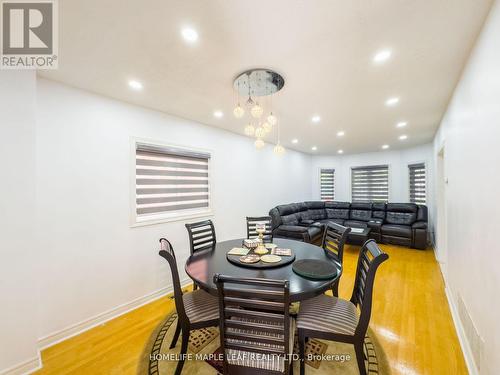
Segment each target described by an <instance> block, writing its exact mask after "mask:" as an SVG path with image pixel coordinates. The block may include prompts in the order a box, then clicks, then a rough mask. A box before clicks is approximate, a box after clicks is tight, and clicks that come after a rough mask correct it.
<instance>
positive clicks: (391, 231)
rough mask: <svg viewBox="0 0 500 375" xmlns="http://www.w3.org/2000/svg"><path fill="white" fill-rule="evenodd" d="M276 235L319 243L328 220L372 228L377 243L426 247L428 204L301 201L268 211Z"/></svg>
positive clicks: (356, 226)
mask: <svg viewBox="0 0 500 375" xmlns="http://www.w3.org/2000/svg"><path fill="white" fill-rule="evenodd" d="M269 215H270V216H271V218H272V225H273V236H274V237H278V238H290V239H295V240H299V241H305V242H311V243H319V242H320V241H321V238H322V235H323V230H324V226H325V223H327V222H329V221H333V222H335V223H338V224H341V225H344V226H347V227H352V228H370V229H371V230H370V238H373V239H375V241H377V242H381V243H390V244H396V245H403V246H408V247H414V248H417V249H425V248H426V247H427V206H423V205H416V204H414V203H364V202H363V203H349V202H321V201H314V202H300V203H290V204H283V205H280V206H277V207H275V208H273V209H272V210H271V211H269Z"/></svg>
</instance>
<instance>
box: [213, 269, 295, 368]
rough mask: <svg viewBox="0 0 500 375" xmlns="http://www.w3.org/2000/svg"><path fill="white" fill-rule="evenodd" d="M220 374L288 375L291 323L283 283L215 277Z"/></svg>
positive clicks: (279, 281)
mask: <svg viewBox="0 0 500 375" xmlns="http://www.w3.org/2000/svg"><path fill="white" fill-rule="evenodd" d="M214 282H215V284H216V285H217V290H218V292H219V314H220V328H219V330H220V342H221V349H222V353H223V358H224V359H223V361H224V362H223V369H224V374H225V375H226V374H231V375H240V374H245V375H246V374H254V373H256V374H269V375H270V374H273V375H276V374H291V373H292V364H291V353H292V352H293V342H294V332H295V327H294V326H295V324H294V321H293V319H292V318H291V317H290V314H289V312H288V306H289V304H290V291H289V282H288V281H286V280H271V279H256V278H236V277H231V276H224V275H220V274H216V275H215V276H214Z"/></svg>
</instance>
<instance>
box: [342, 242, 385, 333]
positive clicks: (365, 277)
mask: <svg viewBox="0 0 500 375" xmlns="http://www.w3.org/2000/svg"><path fill="white" fill-rule="evenodd" d="M387 259H389V256H388V255H387V254H386V253H384V252H383V251H382V250H381V249H380V247H379V246H378V245H377V243H376V242H375V241H374V240H368V241H366V242H365V244H364V245H363V246H362V248H361V250H360V254H359V258H358V266H357V269H356V277H355V281H354V289H353V291H352V297H351V302H352V303H354V304H355V305H356V306H358V307H359V308H360V311H361V313H360V317H359V323H358V326H357V327H356V334H359V335H364V334H365V333H366V330H367V329H368V323H369V322H370V315H371V309H372V295H373V284H374V282H375V274H376V272H377V269H378V267H379V266H380V264H382V263H383V262H385V261H386V260H387ZM363 337H364V336H363Z"/></svg>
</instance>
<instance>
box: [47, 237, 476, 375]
mask: <svg viewBox="0 0 500 375" xmlns="http://www.w3.org/2000/svg"><path fill="white" fill-rule="evenodd" d="M381 247H382V248H383V249H384V251H386V252H387V253H388V254H389V257H390V258H389V260H388V261H387V262H385V263H384V264H383V265H382V266H381V267H380V269H379V271H378V274H377V279H376V281H375V287H374V290H375V293H374V304H373V312H372V319H371V322H370V326H371V328H372V329H373V330H375V332H376V333H377V337H378V338H379V340H380V342H381V344H382V346H383V347H384V350H385V352H386V355H387V357H388V360H389V363H390V366H391V370H392V373H393V374H406V375H413V374H467V369H466V366H465V362H464V359H463V355H462V351H461V349H460V345H459V342H458V338H457V335H456V332H455V328H454V325H453V321H452V318H451V314H450V310H449V307H448V302H447V300H446V296H445V292H444V283H443V279H442V276H441V273H440V270H439V266H438V264H437V262H436V260H435V258H434V252H433V251H432V250H426V251H421V250H413V249H407V248H404V247H398V246H389V245H382V246H381ZM357 255H358V248H357V247H354V246H347V247H346V249H345V258H344V264H345V266H344V267H345V268H344V274H343V276H342V279H341V281H340V296H341V297H343V298H349V297H350V294H351V290H352V285H353V276H354V272H355V267H356V261H357ZM173 308H174V303H173V301H172V300H171V299H169V298H167V297H165V298H161V299H159V300H157V301H154V302H152V303H150V304H148V305H146V306H143V307H141V308H139V309H137V310H135V311H132V312H130V313H128V314H126V315H123V316H121V317H119V318H116V319H114V320H112V321H110V322H108V323H106V324H104V325H102V326H99V327H96V328H94V329H92V330H89V331H87V332H85V333H82V334H81V335H79V336H76V337H73V338H71V339H68V340H66V341H64V342H62V343H60V344H57V345H54V346H52V347H50V348H48V349H45V350H44V351H43V352H42V360H43V368H42V369H41V370H40V371H38V372H37V373H38V374H135V373H136V371H137V370H136V366H137V363H138V358H139V355H140V354H141V352H142V350H143V347H144V345H145V342H146V341H147V339H148V337H149V335H150V333H151V331H152V330H153V329H154V328H155V327H156V326H157V324H158V323H159V322H160V321H161V319H162V318H163V317H164V316H165V315H166V314H167V313H169V312H170V311H172V309H173Z"/></svg>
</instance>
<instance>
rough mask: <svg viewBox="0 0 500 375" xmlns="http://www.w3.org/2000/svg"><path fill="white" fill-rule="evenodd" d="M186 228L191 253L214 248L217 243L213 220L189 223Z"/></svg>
mask: <svg viewBox="0 0 500 375" xmlns="http://www.w3.org/2000/svg"><path fill="white" fill-rule="evenodd" d="M186 229H187V231H188V235H189V249H190V251H191V255H193V254H194V253H196V252H197V251H203V250H207V249H213V248H214V247H215V244H216V243H217V239H216V236H215V227H214V224H213V223H212V220H204V221H199V222H197V223H187V224H186Z"/></svg>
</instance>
